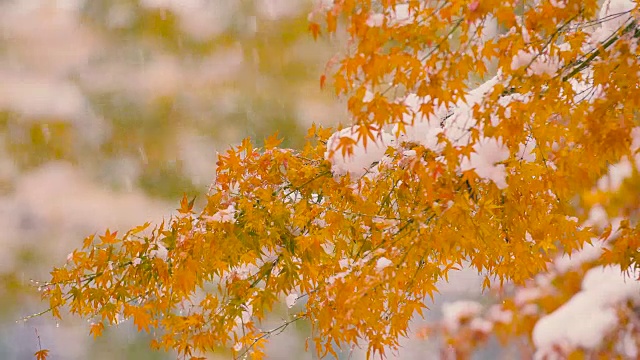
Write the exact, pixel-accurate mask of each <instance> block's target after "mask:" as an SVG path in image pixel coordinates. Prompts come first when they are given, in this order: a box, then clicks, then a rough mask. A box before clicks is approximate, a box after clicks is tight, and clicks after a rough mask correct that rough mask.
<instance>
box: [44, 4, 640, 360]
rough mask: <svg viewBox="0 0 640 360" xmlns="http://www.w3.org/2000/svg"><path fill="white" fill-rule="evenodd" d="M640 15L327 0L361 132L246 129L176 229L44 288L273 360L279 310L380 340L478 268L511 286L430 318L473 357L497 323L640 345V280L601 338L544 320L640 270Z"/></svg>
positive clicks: (592, 8)
mask: <svg viewBox="0 0 640 360" xmlns="http://www.w3.org/2000/svg"><path fill="white" fill-rule="evenodd" d="M639 20H640V13H639V10H638V6H637V4H636V3H635V2H633V1H629V0H627V1H616V0H612V1H605V2H604V5H602V6H599V4H598V1H596V0H549V1H546V0H540V1H524V0H522V1H510V0H495V1H494V0H483V1H478V0H453V1H451V0H447V1H435V0H434V1H411V0H410V1H394V0H381V1H371V0H358V1H355V0H336V1H321V2H319V3H318V4H316V7H315V8H314V11H313V12H312V13H311V14H310V21H311V25H310V30H311V32H312V34H313V36H327V34H331V33H335V32H338V31H343V30H344V31H346V32H347V33H348V35H349V42H348V44H347V47H346V48H345V49H344V52H343V53H341V54H338V55H337V57H336V58H335V59H334V60H332V61H331V62H330V64H329V66H328V69H329V70H328V71H329V72H328V73H327V74H325V75H322V76H323V77H322V83H323V84H324V85H325V86H330V85H332V86H333V87H334V89H335V91H336V93H337V94H338V95H340V96H343V97H345V98H347V99H348V107H349V111H350V113H351V115H352V124H351V125H352V126H350V127H347V128H345V129H342V130H340V131H338V132H334V130H331V129H324V128H320V127H317V126H313V127H312V128H311V129H310V130H309V132H308V142H307V144H306V145H305V146H304V147H303V148H302V149H299V150H294V149H285V148H281V147H279V140H278V139H277V137H276V136H274V137H271V138H269V139H266V140H265V142H264V146H263V147H261V148H257V147H255V146H254V145H253V144H252V142H251V141H250V140H248V139H247V140H245V141H243V142H242V144H241V145H239V146H237V147H234V148H231V149H229V150H227V151H226V152H225V153H223V154H220V155H219V156H218V162H217V175H216V178H215V181H214V183H213V185H212V188H211V191H210V193H209V194H208V195H207V204H206V206H205V207H204V209H202V210H201V211H196V210H195V209H194V206H193V201H189V199H186V198H185V199H183V200H182V202H181V204H180V208H179V211H178V215H176V216H174V217H173V218H171V219H170V220H169V221H167V222H166V223H163V224H159V225H157V226H151V225H150V224H145V225H143V226H141V227H138V228H135V229H132V230H130V231H128V232H124V233H119V232H111V231H108V230H107V231H106V232H105V233H104V235H100V236H90V237H88V238H87V239H85V241H84V243H83V246H82V248H80V249H78V250H74V251H73V252H72V253H71V254H70V255H69V257H68V261H67V263H66V264H65V265H64V266H62V267H59V268H56V269H54V270H53V271H52V273H51V274H52V278H51V280H50V282H49V283H48V284H47V285H46V286H45V288H44V290H43V296H44V298H45V299H47V300H48V301H49V304H50V307H51V311H52V313H53V315H54V316H56V317H61V316H62V314H63V310H64V311H65V312H66V311H70V312H71V313H73V314H76V315H78V316H80V317H83V318H87V319H91V321H92V322H93V323H92V324H91V327H90V330H89V331H90V333H91V334H93V335H94V336H99V335H100V334H101V333H102V331H103V330H104V328H105V326H109V325H112V324H115V323H117V322H119V321H122V319H132V322H133V323H134V324H135V325H136V326H137V328H138V330H140V331H147V332H149V333H151V334H152V335H153V336H154V339H155V340H153V342H152V344H151V346H152V347H155V348H162V349H166V350H175V351H177V353H178V354H179V355H180V356H183V357H186V358H189V357H198V356H204V355H205V354H206V353H207V352H209V351H217V350H220V349H222V348H228V349H231V351H232V352H233V354H234V356H235V357H240V356H243V355H250V356H251V357H252V358H261V357H262V356H263V351H262V350H263V348H264V344H265V342H266V341H267V340H268V338H269V336H270V335H272V333H273V332H271V331H268V330H267V329H264V328H263V327H261V321H262V320H264V319H265V316H267V314H269V312H270V311H271V310H272V309H273V308H274V306H276V305H277V304H280V303H283V302H284V301H286V303H287V304H288V305H290V306H291V305H293V304H294V303H296V302H298V303H299V304H302V306H300V307H299V308H300V311H299V312H297V313H295V314H293V315H291V318H290V319H287V320H286V321H285V322H284V323H283V324H282V326H284V327H286V326H287V325H288V324H290V323H291V322H294V321H297V320H298V319H307V320H309V321H310V323H311V324H312V327H313V331H312V334H313V335H312V337H311V338H310V339H309V341H310V342H314V343H315V349H317V351H318V352H319V355H321V356H322V355H331V354H334V347H333V345H335V344H338V345H340V346H346V345H349V346H350V345H353V344H359V345H362V346H364V347H365V348H367V349H368V353H367V354H368V355H371V356H373V355H374V354H381V355H384V354H385V353H387V352H388V351H390V350H393V349H396V348H397V346H398V339H399V338H401V337H403V336H406V335H407V331H408V325H409V321H410V320H411V319H412V318H413V317H414V316H416V315H425V312H424V310H425V299H427V298H429V297H431V296H433V294H434V293H435V292H436V291H437V287H436V283H437V282H438V281H441V280H447V278H448V274H449V273H450V272H451V271H452V270H455V269H459V268H461V267H463V266H468V267H472V268H475V269H477V271H478V272H479V273H482V274H483V275H484V276H485V283H484V285H485V287H486V288H490V287H492V286H500V285H505V286H507V285H508V286H509V289H511V290H509V291H507V293H506V298H505V301H504V302H503V303H502V305H500V306H497V307H495V308H493V309H476V310H474V311H472V312H471V313H468V314H467V315H464V316H467V317H466V318H465V317H464V316H463V317H460V318H459V319H458V320H460V321H459V322H458V323H457V325H456V326H454V327H447V326H446V324H444V325H443V327H442V328H437V329H436V328H434V329H433V330H434V331H439V332H441V333H443V334H444V336H445V338H446V339H448V340H447V341H448V345H451V346H452V347H453V348H454V349H455V351H456V352H455V354H456V357H458V358H463V357H466V356H470V354H471V353H472V352H473V350H474V348H475V347H476V346H479V345H481V344H482V343H483V342H485V341H486V340H487V338H488V335H489V334H490V333H493V334H494V335H496V336H497V337H498V338H499V339H500V340H502V341H503V342H505V343H507V342H509V341H516V340H517V341H523V342H524V343H525V344H526V346H525V347H527V348H528V349H529V350H530V352H529V354H530V355H531V354H533V353H534V352H535V353H536V356H538V357H539V358H546V357H549V358H551V357H550V356H552V355H554V354H555V355H558V356H561V357H564V356H570V355H571V354H592V355H601V356H609V355H610V356H613V355H620V354H622V353H621V350H620V348H619V347H617V345H616V344H618V342H619V341H622V340H621V339H626V338H627V337H629V336H631V337H632V339H636V340H635V342H636V346H639V345H640V344H637V339H638V334H639V333H640V326H639V321H640V314H638V311H637V308H635V310H634V306H637V305H638V301H639V299H638V296H640V295H639V294H635V295H634V293H633V292H629V293H625V295H624V296H622V295H621V296H620V297H617V298H615V299H613V298H612V300H611V301H612V302H615V303H612V304H611V307H612V309H614V310H612V311H613V314H614V315H615V320H616V321H617V322H616V323H615V324H616V326H615V327H614V328H607V331H608V332H606V333H605V334H604V335H603V336H602V337H601V338H600V342H599V343H595V344H592V345H589V346H586V345H584V344H582V345H581V344H577V345H576V344H574V343H570V342H568V343H565V344H563V345H562V346H560V345H558V344H551V343H546V342H544V341H542V340H540V339H542V338H544V337H542V338H541V337H539V336H538V335H536V331H535V326H536V324H537V323H538V322H542V320H541V319H542V318H543V317H544V316H545V315H546V314H550V313H552V312H553V311H554V310H556V309H558V308H559V307H560V306H561V305H562V304H564V303H567V302H568V301H570V299H572V297H573V296H574V295H575V294H576V293H578V292H579V291H584V292H586V291H587V290H588V286H587V285H588V283H589V282H588V281H587V280H586V279H587V276H586V274H587V273H588V272H589V271H590V270H593V269H596V267H602V268H603V269H609V270H607V271H610V269H611V268H610V267H608V266H610V265H613V266H615V271H616V274H618V275H620V271H621V270H624V271H627V272H628V279H629V281H630V282H632V283H633V282H634V281H635V280H636V279H637V277H638V269H640V262H639V261H640V255H639V251H638V249H639V246H640V240H639V239H640V234H639V232H640V228H639V227H638V209H640V207H639V205H640V191H638V189H640V176H639V173H638V168H639V165H640V155H638V154H637V153H636V152H637V150H638V149H639V148H640V127H639V126H640V124H639V114H638V109H640V88H639V84H640V82H639V78H640V71H639V69H640V59H639V58H638V53H639V51H638V49H637V47H638V41H639V40H638V39H639V38H640V27H638V24H637V22H638V21H639ZM325 79H326V80H325ZM325 81H326V84H325ZM585 245H586V246H589V247H590V248H593V247H597V249H596V250H594V251H592V256H591V257H589V258H588V259H586V260H585V261H583V262H581V263H579V264H578V265H575V266H574V265H571V266H569V267H566V268H561V265H558V264H560V263H559V262H558V259H564V258H563V257H562V256H563V255H564V256H565V257H566V255H567V254H571V253H572V252H573V253H574V254H579V253H578V252H576V251H579V250H580V249H582V248H583V247H584V246H585ZM576 256H578V255H576ZM594 276H595V275H594ZM620 276H621V275H620ZM583 277H584V279H585V280H584V282H582V285H581V281H582V279H583ZM591 278H593V276H592V277H591ZM534 279H536V280H534ZM541 279H546V282H543V281H542V280H541ZM536 281H537V282H536ZM632 285H633V284H632ZM581 286H582V287H581ZM533 288H535V289H538V290H539V292H538V293H537V296H534V297H528V298H526V299H524V298H523V297H522V296H520V297H518V296H517V294H518V293H519V291H524V289H529V290H531V289H533ZM612 291H614V292H615V290H612ZM638 292H639V293H640V290H638ZM285 299H286V300H285ZM613 300H617V301H613ZM607 304H608V303H607ZM634 304H635V305H634ZM526 305H533V306H530V307H528V310H526V309H523V308H525V307H526ZM603 306H604V305H603ZM607 306H608V305H607ZM296 309H298V307H296ZM607 309H609V308H608V307H607ZM607 311H608V310H607ZM507 313H508V314H510V315H509V316H498V315H500V314H502V315H504V314H507ZM491 314H493V315H491ZM496 314H497V315H496ZM427 316H428V314H427ZM476 318H477V319H484V320H485V322H484V323H479V322H478V321H476V322H473V321H472V320H473V319H476ZM472 324H475V325H478V324H481V325H483V324H484V325H486V326H485V327H482V326H480V327H478V326H475V327H469V326H471V325H472ZM540 326H542V325H540ZM556 345H557V346H556ZM583 345H584V346H583ZM555 355H554V356H555Z"/></svg>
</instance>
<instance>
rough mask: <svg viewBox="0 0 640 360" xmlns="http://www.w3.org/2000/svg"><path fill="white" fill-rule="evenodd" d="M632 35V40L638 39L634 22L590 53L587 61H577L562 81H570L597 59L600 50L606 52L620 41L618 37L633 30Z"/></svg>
mask: <svg viewBox="0 0 640 360" xmlns="http://www.w3.org/2000/svg"><path fill="white" fill-rule="evenodd" d="M634 29H635V31H634V33H633V37H634V38H638V37H640V28H638V27H637V24H636V21H635V20H634V21H631V23H629V25H627V26H626V27H625V28H624V29H623V30H622V33H621V34H620V35H616V36H613V37H610V38H609V39H608V40H607V41H605V42H604V43H602V44H601V46H600V47H599V48H598V49H596V50H595V51H594V52H592V53H591V55H589V57H587V59H585V60H584V61H578V62H576V63H575V64H572V65H576V64H579V65H578V66H577V67H576V68H574V69H573V70H572V71H571V72H570V73H569V74H567V75H565V76H563V77H562V81H567V80H569V79H571V78H572V77H574V76H575V75H576V74H578V73H579V72H580V71H582V70H584V69H585V68H586V67H587V66H589V65H590V64H591V62H592V61H593V60H594V59H595V58H596V57H598V56H599V55H600V54H601V52H602V50H606V49H607V48H609V47H610V46H611V45H613V44H614V43H615V42H616V41H618V40H620V37H622V36H624V35H626V34H627V33H629V32H630V31H631V30H634Z"/></svg>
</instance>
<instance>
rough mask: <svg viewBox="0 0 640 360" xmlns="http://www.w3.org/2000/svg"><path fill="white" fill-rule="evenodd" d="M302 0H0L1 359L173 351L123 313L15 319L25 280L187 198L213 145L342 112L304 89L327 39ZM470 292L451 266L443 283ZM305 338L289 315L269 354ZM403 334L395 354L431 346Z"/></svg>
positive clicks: (334, 44) (294, 131)
mask: <svg viewBox="0 0 640 360" xmlns="http://www.w3.org/2000/svg"><path fill="white" fill-rule="evenodd" d="M311 1H312V0H57V1H56V0H0V229H1V231H0V246H1V247H2V248H1V249H0V359H30V358H33V353H34V352H35V351H37V350H38V347H39V344H38V342H39V341H40V342H41V346H42V348H47V349H50V350H51V356H50V358H51V359H87V358H91V359H172V358H175V355H174V354H165V353H161V352H156V351H152V350H149V349H148V340H149V339H148V337H147V336H146V335H144V334H138V333H137V332H136V331H135V330H134V329H133V327H132V326H131V324H128V323H127V322H125V323H123V324H121V325H119V326H118V327H117V328H112V329H108V330H107V331H106V332H105V335H104V336H103V337H101V338H98V339H97V340H95V341H94V340H93V339H92V338H91V337H90V335H89V331H88V327H87V324H86V323H85V322H84V321H82V320H78V319H74V318H72V317H66V318H65V320H64V322H62V323H56V321H55V320H54V319H53V318H52V317H51V316H50V315H48V314H47V315H44V316H40V317H36V318H34V319H30V320H29V321H26V322H25V321H22V320H20V319H21V318H22V317H24V316H28V315H30V314H33V313H37V312H39V311H41V310H43V309H46V304H44V303H41V302H40V301H39V297H38V294H37V291H36V286H34V284H33V282H32V280H46V279H48V271H49V270H50V269H51V268H52V267H54V266H60V265H61V264H63V263H64V261H65V258H66V256H67V254H68V253H69V252H70V251H71V250H73V249H74V248H76V247H78V246H80V244H81V241H82V239H83V238H84V237H85V236H87V235H89V234H92V233H94V232H102V231H104V230H105V229H106V228H110V229H111V230H118V229H119V230H121V231H126V230H127V229H128V228H130V227H132V226H135V225H139V224H142V223H144V222H145V221H156V222H157V221H161V220H162V219H163V218H168V217H169V216H170V215H171V214H172V213H173V211H174V210H173V209H174V208H176V207H177V206H178V203H179V199H180V198H181V197H182V195H183V193H187V195H188V196H190V197H192V196H196V195H197V196H198V197H199V199H200V200H202V199H203V198H204V195H205V193H206V192H207V189H208V185H209V184H210V183H211V181H212V179H213V175H214V171H215V159H216V151H225V150H226V149H227V148H228V147H229V146H232V145H236V144H237V143H238V142H239V141H240V140H241V139H242V138H244V137H247V136H250V137H251V138H252V139H253V140H254V141H255V142H257V143H260V142H261V140H262V139H263V138H264V137H266V136H269V135H271V134H272V133H273V132H274V131H276V130H278V131H279V134H280V135H281V136H282V137H284V139H285V140H284V144H283V146H286V147H297V146H300V145H301V144H302V139H303V137H304V134H305V132H306V129H307V127H308V126H309V125H310V124H311V123H313V122H315V123H319V124H324V125H336V124H337V123H339V122H342V123H346V122H348V118H347V113H346V106H345V105H344V103H343V102H341V101H339V100H338V99H336V97H335V96H334V95H333V92H332V91H331V90H330V89H328V90H327V89H326V90H325V91H321V90H320V87H319V77H320V75H321V74H322V72H323V70H324V67H325V64H326V63H327V61H328V60H329V58H330V57H331V56H332V55H334V54H335V53H336V52H337V51H338V50H339V49H340V44H339V43H340V41H338V40H335V39H334V40H331V39H326V38H320V39H318V40H317V41H314V40H313V38H312V36H311V35H310V34H309V32H308V31H307V26H308V23H307V15H308V13H309V11H310V10H311V8H312V3H311ZM456 279H458V280H456ZM479 289H480V282H479V280H478V278H477V276H475V274H472V273H468V274H465V273H462V274H460V276H459V277H458V278H455V277H454V278H453V283H452V284H451V285H449V286H448V287H446V288H444V289H443V294H444V296H445V297H451V298H457V297H460V296H462V295H465V294H467V295H468V294H473V296H474V297H477V296H478V295H479V291H478V290H479ZM461 294H462V295H461ZM282 311H286V310H282ZM430 314H431V315H433V316H434V317H438V316H439V315H438V312H437V311H435V310H434V312H433V313H430ZM275 319H276V320H277V319H278V317H277V316H275ZM417 326H419V324H418V325H417ZM308 335H309V326H308V324H303V323H300V324H296V325H295V326H292V327H291V328H290V329H288V330H287V331H286V332H285V333H284V334H282V335H280V336H278V337H276V338H274V339H273V341H272V344H271V345H270V346H269V352H268V353H269V358H270V359H304V358H311V355H310V354H305V353H304V346H305V345H304V343H305V338H306V337H307V336H308ZM38 337H39V338H38ZM405 343H406V346H405V348H403V352H401V353H400V354H396V357H399V358H416V359H422V358H430V357H429V356H427V357H425V356H426V354H432V356H435V355H434V354H436V353H435V351H436V348H437V347H436V344H435V343H431V342H427V341H424V340H415V339H414V340H407V341H405ZM352 355H353V354H352ZM217 356H218V357H219V358H230V354H219V355H217ZM357 357H358V356H354V357H352V358H357ZM345 358H346V355H345Z"/></svg>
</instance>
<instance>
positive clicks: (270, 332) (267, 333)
mask: <svg viewBox="0 0 640 360" xmlns="http://www.w3.org/2000/svg"><path fill="white" fill-rule="evenodd" d="M305 318H306V315H305V314H302V315H299V316H295V317H294V318H293V319H291V320H287V321H285V322H283V323H282V324H280V325H279V326H277V327H275V328H273V329H271V330H265V331H262V335H260V336H258V337H257V338H255V339H253V342H252V343H251V344H249V345H248V346H247V347H246V348H245V350H244V351H243V352H241V353H240V354H238V355H236V356H234V357H233V359H234V360H238V359H240V358H242V357H243V356H244V355H245V354H247V353H248V352H249V351H251V349H253V347H254V346H255V345H256V344H257V343H258V342H259V341H260V340H262V339H265V338H268V337H270V336H271V335H278V334H280V333H282V332H283V331H284V330H285V329H286V328H287V326H289V325H291V324H293V323H294V322H296V321H298V320H300V319H305Z"/></svg>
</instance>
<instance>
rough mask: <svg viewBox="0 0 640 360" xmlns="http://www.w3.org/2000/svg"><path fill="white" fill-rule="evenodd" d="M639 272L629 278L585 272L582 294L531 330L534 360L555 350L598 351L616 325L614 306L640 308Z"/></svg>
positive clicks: (609, 271) (607, 271) (615, 272)
mask: <svg viewBox="0 0 640 360" xmlns="http://www.w3.org/2000/svg"><path fill="white" fill-rule="evenodd" d="M638 276H640V272H639V271H636V272H635V273H634V274H631V275H630V276H625V274H623V273H621V271H620V269H619V268H618V267H611V266H607V267H596V268H593V269H591V270H589V271H588V272H587V274H586V275H585V277H584V279H583V281H582V290H581V291H580V292H578V293H577V294H576V295H574V296H573V297H572V298H571V300H569V301H568V302H566V303H565V304H564V305H562V306H561V307H559V308H558V309H557V310H556V311H554V312H552V313H551V314H549V315H547V316H545V317H543V318H542V319H540V320H539V321H538V322H537V323H536V325H535V327H534V329H533V342H534V344H535V346H536V348H537V349H538V350H537V351H536V354H535V358H536V359H544V358H546V357H547V356H549V355H550V354H553V351H554V350H553V348H554V346H559V347H561V348H563V347H570V348H578V347H579V348H583V349H597V348H598V347H599V346H600V345H601V344H602V342H603V340H604V339H605V337H606V336H607V335H608V334H609V332H610V331H612V330H614V329H615V328H616V326H617V325H618V316H617V314H616V308H615V307H616V305H617V304H620V303H623V302H626V301H632V302H633V303H635V304H640V282H638V281H636V279H637V278H638Z"/></svg>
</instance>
